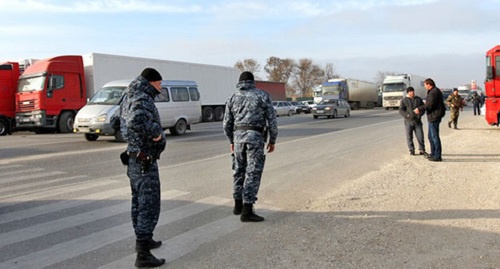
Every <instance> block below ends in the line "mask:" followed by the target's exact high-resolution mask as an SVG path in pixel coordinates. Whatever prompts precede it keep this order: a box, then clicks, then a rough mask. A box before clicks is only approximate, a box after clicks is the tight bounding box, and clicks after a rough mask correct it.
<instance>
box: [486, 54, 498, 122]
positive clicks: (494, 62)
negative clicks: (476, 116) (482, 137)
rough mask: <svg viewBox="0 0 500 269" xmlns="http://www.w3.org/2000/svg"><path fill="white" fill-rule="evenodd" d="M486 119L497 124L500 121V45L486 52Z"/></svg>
mask: <svg viewBox="0 0 500 269" xmlns="http://www.w3.org/2000/svg"><path fill="white" fill-rule="evenodd" d="M484 88H485V90H486V99H485V106H486V116H485V118H486V121H487V122H488V124H489V125H492V126H493V125H496V126H498V123H499V121H500V45H497V46H495V47H493V48H492V49H490V50H488V52H486V80H485V82H484Z"/></svg>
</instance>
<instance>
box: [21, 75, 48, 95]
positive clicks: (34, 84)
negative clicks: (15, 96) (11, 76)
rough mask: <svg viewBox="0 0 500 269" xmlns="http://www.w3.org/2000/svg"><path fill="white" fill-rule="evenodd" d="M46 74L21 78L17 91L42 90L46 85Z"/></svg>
mask: <svg viewBox="0 0 500 269" xmlns="http://www.w3.org/2000/svg"><path fill="white" fill-rule="evenodd" d="M46 78H47V77H46V76H39V77H30V78H22V79H19V84H18V86H17V92H32V91H41V90H43V88H44V86H45V79H46Z"/></svg>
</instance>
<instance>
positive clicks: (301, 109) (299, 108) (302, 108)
mask: <svg viewBox="0 0 500 269" xmlns="http://www.w3.org/2000/svg"><path fill="white" fill-rule="evenodd" d="M290 103H292V105H293V106H294V107H295V113H296V114H300V113H306V114H308V113H311V108H310V107H309V106H308V105H305V104H303V103H300V102H290Z"/></svg>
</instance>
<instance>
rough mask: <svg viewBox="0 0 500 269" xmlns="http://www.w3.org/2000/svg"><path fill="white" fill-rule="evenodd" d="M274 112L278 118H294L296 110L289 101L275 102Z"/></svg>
mask: <svg viewBox="0 0 500 269" xmlns="http://www.w3.org/2000/svg"><path fill="white" fill-rule="evenodd" d="M273 107H274V112H276V116H278V117H279V116H283V115H287V116H292V115H293V114H294V113H295V108H294V107H293V106H292V104H290V102H287V101H273Z"/></svg>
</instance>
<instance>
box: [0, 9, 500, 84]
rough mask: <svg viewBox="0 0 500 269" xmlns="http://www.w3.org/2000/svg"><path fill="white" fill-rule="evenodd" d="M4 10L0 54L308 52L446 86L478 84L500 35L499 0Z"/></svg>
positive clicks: (360, 73) (222, 59)
mask: <svg viewBox="0 0 500 269" xmlns="http://www.w3.org/2000/svg"><path fill="white" fill-rule="evenodd" d="M0 16H1V18H2V23H1V24H0V61H7V60H14V61H18V60H21V59H26V58H34V59H42V58H48V57H52V56H56V55H65V54H87V53H91V52H98V53H109V54H117V55H127V56H136V57H146V58H157V59H165V60H176V61H184V62H194V63H204V64H214V65H223V66H234V64H235V63H236V62H237V61H238V60H244V59H248V58H253V59H255V60H257V61H258V62H259V63H260V65H261V66H262V67H264V66H265V63H266V59H267V58H269V57H271V56H275V57H280V58H292V59H295V60H298V59H301V58H310V59H312V60H313V62H314V63H316V64H318V65H320V66H322V67H324V65H325V64H326V63H333V64H334V66H335V68H336V71H337V73H338V74H340V75H341V76H344V77H350V78H357V79H362V80H368V81H374V80H375V76H376V74H377V73H378V72H379V71H383V72H386V71H387V72H396V73H411V74H416V75H421V76H424V77H431V78H434V80H435V81H436V84H437V86H438V87H443V88H449V87H456V86H458V85H461V84H466V83H470V81H471V80H472V79H474V80H477V82H478V84H479V85H480V86H481V85H482V84H483V82H484V76H485V66H484V65H485V60H484V57H485V56H484V55H485V52H486V51H487V50H488V49H490V48H491V47H493V46H495V45H497V44H500V0H480V1H479V0H477V1H475V0H470V1H464V0H407V1H405V0H364V1H363V0H298V1H285V0H265V1H264V0H248V1H239V0H210V1H209V0H193V1H188V0H168V1H163V0H107V1H106V0H74V1H66V0H64V1H63V0H45V1H43V0H0ZM166 76H167V77H168V74H167V75H166ZM262 76H264V73H262ZM171 79H175V78H171Z"/></svg>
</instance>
